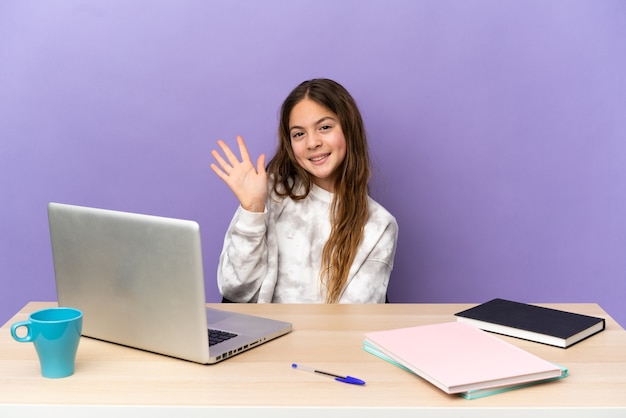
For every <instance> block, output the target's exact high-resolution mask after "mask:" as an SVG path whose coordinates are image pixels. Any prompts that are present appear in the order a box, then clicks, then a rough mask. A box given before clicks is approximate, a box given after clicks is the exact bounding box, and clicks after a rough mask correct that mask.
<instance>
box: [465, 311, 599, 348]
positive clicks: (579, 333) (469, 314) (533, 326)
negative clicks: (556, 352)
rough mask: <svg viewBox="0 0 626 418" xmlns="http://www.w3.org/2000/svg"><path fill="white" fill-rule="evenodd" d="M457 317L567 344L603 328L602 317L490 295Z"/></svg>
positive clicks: (483, 326) (493, 329) (509, 332)
mask: <svg viewBox="0 0 626 418" xmlns="http://www.w3.org/2000/svg"><path fill="white" fill-rule="evenodd" d="M455 315H456V319H457V321H461V322H466V323H468V324H471V325H474V326H476V327H478V328H480V329H482V330H485V331H490V332H495V333H497V334H502V335H508V336H511V337H516V338H521V339H524V340H529V341H535V342H538V343H543V344H549V345H553V346H556V347H561V348H567V347H570V346H571V345H573V344H576V343H577V342H579V341H582V340H584V339H585V338H588V337H590V336H592V335H594V334H597V333H598V332H600V331H602V330H603V329H604V328H605V321H604V318H597V317H594V316H588V315H581V314H577V313H573V312H565V311H561V310H558V309H552V308H545V307H542V306H536V305H529V304H526V303H520V302H513V301H510V300H505V299H493V300H490V301H489V302H485V303H483V304H481V305H478V306H475V307H473V308H470V309H467V310H465V311H461V312H457V313H456V314H455Z"/></svg>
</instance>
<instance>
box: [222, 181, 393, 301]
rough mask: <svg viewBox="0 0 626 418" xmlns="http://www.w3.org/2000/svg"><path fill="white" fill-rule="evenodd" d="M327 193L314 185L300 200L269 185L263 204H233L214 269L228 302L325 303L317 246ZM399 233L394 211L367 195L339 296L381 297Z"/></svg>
mask: <svg viewBox="0 0 626 418" xmlns="http://www.w3.org/2000/svg"><path fill="white" fill-rule="evenodd" d="M332 198H333V195H332V193H330V192H328V191H326V190H324V189H322V188H320V187H318V186H315V185H313V187H312V189H311V192H310V193H309V195H308V196H307V197H306V198H305V199H303V200H299V201H295V200H292V199H291V198H289V197H287V198H284V199H280V198H277V197H276V196H275V195H274V194H273V193H272V194H271V198H270V199H268V202H267V203H266V209H265V212H262V213H261V212H248V211H246V210H244V209H243V208H242V207H241V206H239V208H238V209H237V211H236V212H235V215H234V216H233V219H232V221H231V223H230V226H229V228H228V230H227V232H226V236H225V238H224V247H223V249H222V254H221V255H220V262H219V266H218V271H217V284H218V288H219V290H220V292H221V294H222V295H223V296H224V297H226V298H227V299H229V300H231V301H233V302H258V303H270V302H275V303H324V301H325V293H326V292H325V288H324V286H323V285H322V284H321V282H320V274H319V273H320V266H321V260H322V249H323V248H324V244H325V243H326V241H327V240H328V237H329V235H330V228H331V226H330V204H331V202H332ZM397 238H398V224H397V222H396V219H395V218H394V217H393V215H391V214H390V213H389V212H388V211H387V210H386V209H385V208H383V207H382V206H381V205H380V204H378V203H377V202H375V201H374V200H373V199H371V198H369V218H368V220H367V223H366V224H365V229H364V235H363V239H362V241H361V245H360V246H359V249H358V251H357V253H356V257H355V259H354V262H353V263H352V267H351V268H350V272H349V275H348V281H347V284H346V287H345V288H344V290H343V293H342V295H341V298H340V300H339V302H340V303H384V302H385V296H386V293H387V285H388V283H389V276H390V275H391V270H392V268H393V261H394V256H395V252H396V243H397Z"/></svg>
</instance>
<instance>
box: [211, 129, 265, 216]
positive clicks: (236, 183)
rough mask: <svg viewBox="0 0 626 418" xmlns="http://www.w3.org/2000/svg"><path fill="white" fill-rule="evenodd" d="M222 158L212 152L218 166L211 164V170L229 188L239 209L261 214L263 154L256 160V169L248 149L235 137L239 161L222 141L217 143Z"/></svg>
mask: <svg viewBox="0 0 626 418" xmlns="http://www.w3.org/2000/svg"><path fill="white" fill-rule="evenodd" d="M217 144H218V145H219V146H220V148H221V149H222V152H223V153H224V156H225V157H226V158H224V157H222V155H221V154H220V153H219V152H217V151H216V150H213V151H212V152H211V155H213V158H215V161H216V162H217V163H218V164H219V167H218V166H217V165H216V164H215V163H212V164H211V168H212V169H213V171H214V172H215V174H217V176H218V177H219V178H221V179H222V180H224V182H225V183H226V184H227V185H228V187H230V189H231V190H232V191H233V193H234V194H235V196H236V197H237V199H239V203H240V204H241V207H242V208H244V209H246V210H248V211H250V212H263V210H265V199H266V198H267V173H266V172H265V154H261V155H260V156H259V158H258V160H257V163H256V168H255V166H254V164H253V163H252V160H251V159H250V154H249V153H248V148H247V147H246V144H245V142H244V141H243V138H242V137H241V136H238V137H237V144H238V145H239V153H240V154H241V161H239V159H238V158H237V156H236V155H235V154H234V153H233V151H232V150H231V149H230V148H229V147H228V145H226V143H225V142H224V141H222V140H219V141H217Z"/></svg>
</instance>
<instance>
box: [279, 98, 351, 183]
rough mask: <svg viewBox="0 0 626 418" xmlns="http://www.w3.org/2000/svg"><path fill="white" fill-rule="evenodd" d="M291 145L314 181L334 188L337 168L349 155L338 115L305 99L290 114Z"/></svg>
mask: <svg viewBox="0 0 626 418" xmlns="http://www.w3.org/2000/svg"><path fill="white" fill-rule="evenodd" d="M289 137H290V139H291V148H292V149H293V153H294V155H295V157H296V161H297V162H298V164H299V165H300V166H301V167H302V168H304V169H305V170H306V171H307V172H308V173H310V174H311V175H312V176H313V183H315V184H316V185H318V186H319V187H321V188H322V189H325V190H328V191H329V192H333V191H334V186H335V179H336V178H337V170H338V169H339V167H340V166H341V164H342V163H343V160H344V159H345V157H346V139H345V137H344V135H343V130H342V129H341V124H340V123H339V117H338V116H337V115H336V114H334V113H333V112H331V111H330V110H328V109H327V108H325V107H324V106H321V105H319V104H318V103H316V102H314V101H313V100H311V99H303V100H302V101H300V102H299V103H298V104H296V105H295V106H294V108H293V109H292V110H291V114H290V115H289Z"/></svg>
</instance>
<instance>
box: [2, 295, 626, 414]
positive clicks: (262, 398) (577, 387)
mask: <svg viewBox="0 0 626 418" xmlns="http://www.w3.org/2000/svg"><path fill="white" fill-rule="evenodd" d="M51 305H54V304H53V303H49V302H31V303H30V304H28V305H27V306H26V307H25V308H24V309H22V310H21V311H20V312H19V313H18V314H16V315H15V317H14V318H12V319H11V320H10V321H9V322H8V323H7V324H5V325H4V326H3V327H2V328H0V417H2V418H12V417H22V416H29V417H31V416H41V415H44V414H46V415H48V416H63V417H64V418H72V417H81V418H82V417H85V416H89V417H100V416H102V417H104V416H107V417H109V416H114V417H116V418H122V417H126V416H132V417H138V416H150V417H151V418H160V417H173V416H176V417H183V416H185V417H206V416H211V417H215V416H216V415H215V414H217V413H220V412H226V413H229V414H231V416H234V417H244V416H246V417H247V416H255V417H256V416H259V414H261V416H270V414H271V416H273V417H276V418H282V417H285V418H287V417H289V418H293V417H294V416H298V417H300V418H307V417H319V416H320V414H323V416H324V418H332V417H342V418H345V417H346V416H357V415H355V414H358V416H359V417H361V418H363V417H365V418H369V417H372V418H373V417H376V418H380V417H392V416H393V417H407V418H408V417H411V418H414V417H469V418H472V417H481V418H483V417H507V418H511V417H513V418H514V417H521V416H533V417H539V416H550V417H553V416H557V415H558V416H565V414H567V416H568V418H572V417H585V418H587V417H594V418H595V417H601V416H606V417H620V418H624V417H626V331H624V330H623V329H622V328H621V327H620V326H619V325H618V324H617V323H616V322H615V321H614V320H613V319H612V318H610V317H609V316H608V315H607V314H606V313H605V312H604V311H603V310H602V309H601V308H600V307H599V306H598V305H595V304H555V305H549V306H553V307H557V308H560V309H565V310H569V311H573V312H579V313H583V314H588V315H594V316H602V317H604V318H606V325H607V328H606V330H605V331H603V332H601V333H600V334H597V335H595V336H593V337H591V338H590V339H588V340H585V341H583V342H581V343H579V344H577V345H574V346H573V347H571V348H568V349H561V348H556V347H551V346H546V345H541V344H536V343H532V342H527V341H522V340H517V339H514V338H508V337H500V338H503V339H506V340H507V341H510V342H512V343H514V344H516V345H518V346H520V347H522V348H524V349H526V350H528V351H530V352H533V353H535V354H537V355H539V356H541V357H542V358H544V359H546V360H550V361H553V362H555V363H558V364H561V365H564V366H566V367H568V369H569V372H570V375H569V376H568V377H567V378H565V379H562V380H560V381H556V382H550V383H546V384H541V385H537V386H534V387H529V388H524V389H520V390H515V391H511V392H507V393H502V394H498V395H494V396H490V397H487V398H482V399H476V400H465V399H463V398H460V397H457V396H451V395H447V394H445V393H443V392H441V391H440V390H439V389H437V388H436V387H434V386H432V385H431V384H429V383H427V382H426V381H424V380H421V379H420V378H418V377H416V376H413V375H411V374H410V373H407V372H405V371H403V370H401V369H399V368H397V367H395V366H392V365H390V364H388V363H386V362H385V361H383V360H380V359H378V358H377V357H375V356H373V355H371V354H369V353H366V352H365V351H363V350H362V348H361V342H362V340H363V334H364V333H365V332H369V331H375V330H382V329H391V328H399V327H406V326H415V325H421V324H427V323H437V322H446V321H454V320H455V319H454V316H453V314H454V313H455V312H457V311H460V310H462V309H466V308H468V307H470V306H472V305H466V304H414V305H411V304H386V305H278V304H275V305H246V304H224V305H218V307H219V308H221V309H227V310H233V311H240V312H246V313H251V314H257V315H263V316H267V317H272V318H277V319H282V320H287V321H290V322H292V323H293V324H294V331H293V332H292V333H290V334H288V335H286V336H283V337H280V338H279V339H277V340H274V341H271V342H269V343H267V344H265V345H262V346H260V347H257V348H255V349H253V350H251V351H248V352H245V353H243V354H240V355H238V356H236V357H233V358H231V359H228V360H226V361H225V362H222V363H219V364H216V365H212V366H203V365H198V364H195V363H190V362H186V361H182V360H176V359H172V358H169V357H165V356H161V355H157V354H152V353H147V352H143V351H140V350H135V349H130V348H126V347H121V346H118V345H114V344H109V343H106V342H102V341H97V340H93V339H89V338H84V337H83V338H82V339H81V342H80V346H79V349H78V356H77V365H76V373H75V374H74V375H73V376H71V377H69V378H65V379H56V380H55V379H44V378H42V377H41V375H40V371H39V365H38V361H37V357H36V353H35V350H34V347H33V346H32V344H25V343H18V342H15V341H14V340H13V339H12V337H11V335H10V332H9V325H10V324H11V323H13V322H15V321H18V320H24V319H26V318H27V316H28V313H30V312H32V311H35V310H37V309H41V308H43V307H46V306H51ZM292 362H300V363H302V364H306V365H310V366H314V367H318V368H320V369H322V370H324V369H327V370H329V371H336V372H339V373H346V374H350V375H352V376H357V377H359V378H362V379H364V380H365V381H366V382H367V385H365V386H353V385H347V384H343V383H338V382H334V381H333V380H331V379H327V378H323V377H320V376H316V375H314V374H310V373H303V372H299V371H297V370H293V369H292V368H291V363H292ZM50 414H52V415H50Z"/></svg>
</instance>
